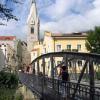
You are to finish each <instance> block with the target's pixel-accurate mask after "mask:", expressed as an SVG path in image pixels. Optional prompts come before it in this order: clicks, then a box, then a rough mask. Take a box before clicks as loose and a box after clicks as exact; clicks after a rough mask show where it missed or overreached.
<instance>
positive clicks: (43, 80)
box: [20, 52, 100, 100]
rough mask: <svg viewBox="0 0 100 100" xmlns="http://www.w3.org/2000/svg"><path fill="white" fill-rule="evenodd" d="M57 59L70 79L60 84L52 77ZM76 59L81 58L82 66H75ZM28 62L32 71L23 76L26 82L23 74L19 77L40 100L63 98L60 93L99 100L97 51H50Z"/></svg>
mask: <svg viewBox="0 0 100 100" xmlns="http://www.w3.org/2000/svg"><path fill="white" fill-rule="evenodd" d="M58 59H60V60H61V63H60V65H62V64H63V65H65V66H66V67H67V69H68V70H67V71H68V73H69V78H70V82H67V83H62V81H61V80H58V79H56V78H57V68H58V66H60V65H56V63H57V60H58ZM78 61H82V66H76V65H77V64H78ZM31 64H32V66H33V70H34V71H35V73H34V74H33V75H28V74H27V75H26V76H25V75H23V77H24V78H27V79H28V80H26V81H24V80H23V77H22V78H21V79H20V80H22V83H24V84H25V85H26V86H28V87H29V88H30V89H31V90H32V91H34V89H35V90H37V92H38V93H39V94H40V95H41V97H42V98H43V100H63V99H62V97H63V96H64V97H66V98H69V99H70V100H85V99H87V100H100V80H99V79H100V76H99V73H100V72H99V70H100V54H90V53H79V52H53V53H48V54H44V55H41V56H39V57H37V58H36V59H34V60H33V61H32V63H31ZM70 65H71V66H70ZM77 67H78V69H77ZM48 69H49V71H48ZM77 70H80V71H79V72H78V71H77ZM40 73H41V75H40ZM97 74H98V77H97V76H96V75H97ZM29 76H30V77H29ZM47 76H48V77H47ZM20 77H21V76H20ZM30 80H31V81H30ZM84 80H85V81H86V82H85V83H84V82H83V81H84ZM97 82H98V83H99V84H98V85H97ZM97 86H99V87H97Z"/></svg>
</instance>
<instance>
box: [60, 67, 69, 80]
mask: <svg viewBox="0 0 100 100" xmlns="http://www.w3.org/2000/svg"><path fill="white" fill-rule="evenodd" d="M61 77H62V82H67V81H68V80H69V74H68V71H67V68H66V66H62V72H61Z"/></svg>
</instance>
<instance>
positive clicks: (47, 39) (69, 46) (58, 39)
mask: <svg viewBox="0 0 100 100" xmlns="http://www.w3.org/2000/svg"><path fill="white" fill-rule="evenodd" d="M86 38H87V35H86V33H71V34H67V33H66V34H62V33H61V34H57V33H50V32H45V35H44V41H43V48H44V51H45V53H48V52H59V51H78V52H87V50H86V47H85V42H86Z"/></svg>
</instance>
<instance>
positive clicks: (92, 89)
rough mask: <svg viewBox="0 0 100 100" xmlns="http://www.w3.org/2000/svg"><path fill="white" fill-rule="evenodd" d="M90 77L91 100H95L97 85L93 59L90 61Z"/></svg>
mask: <svg viewBox="0 0 100 100" xmlns="http://www.w3.org/2000/svg"><path fill="white" fill-rule="evenodd" d="M89 76H90V100H94V99H95V98H94V93H95V90H94V86H95V83H94V67H93V60H92V59H90V61H89Z"/></svg>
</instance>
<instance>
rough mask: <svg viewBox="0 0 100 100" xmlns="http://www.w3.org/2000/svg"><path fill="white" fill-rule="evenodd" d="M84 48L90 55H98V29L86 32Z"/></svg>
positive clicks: (99, 47) (99, 37) (99, 42)
mask: <svg viewBox="0 0 100 100" xmlns="http://www.w3.org/2000/svg"><path fill="white" fill-rule="evenodd" d="M86 48H87V50H88V51H90V52H91V53H99V54H100V27H95V29H94V30H90V31H88V36H87V41H86Z"/></svg>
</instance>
